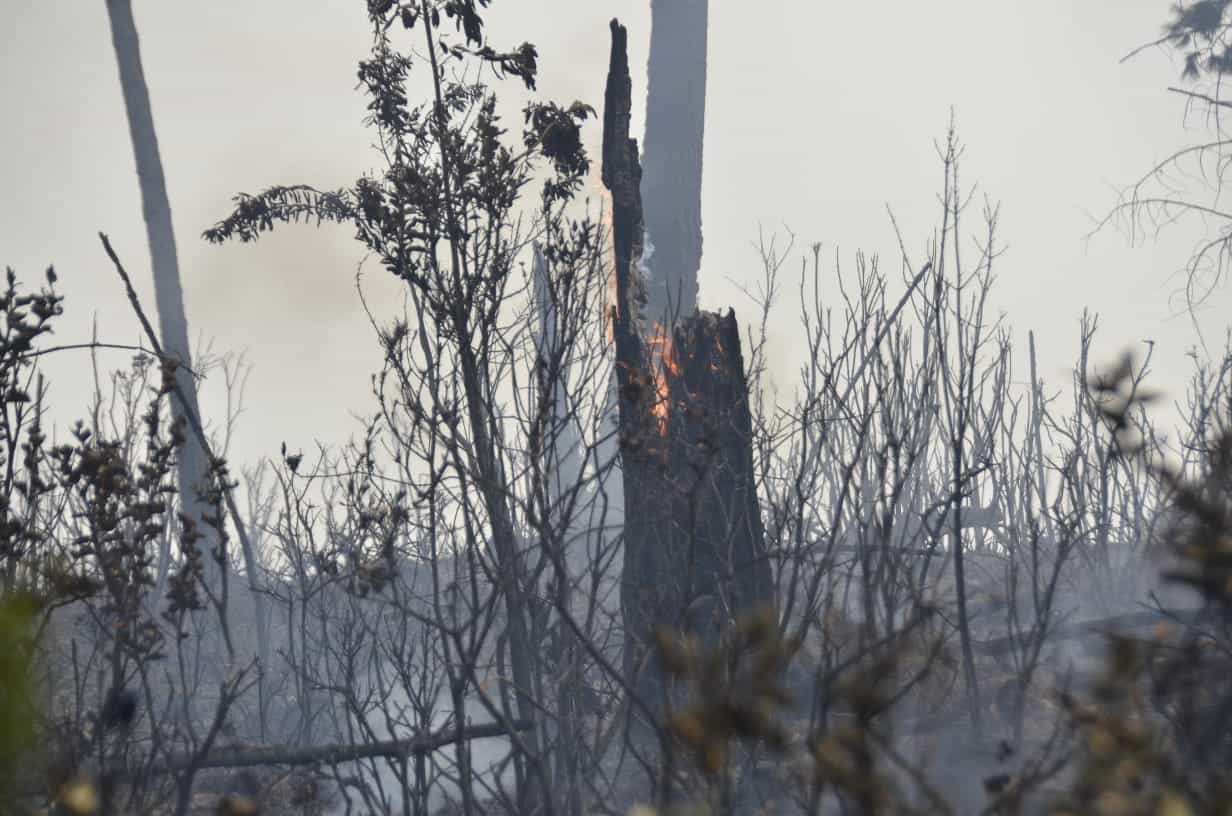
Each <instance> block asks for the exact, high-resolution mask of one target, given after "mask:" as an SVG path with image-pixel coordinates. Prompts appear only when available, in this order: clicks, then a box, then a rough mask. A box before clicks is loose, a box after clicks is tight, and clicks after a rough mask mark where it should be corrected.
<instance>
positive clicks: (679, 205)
mask: <svg viewBox="0 0 1232 816" xmlns="http://www.w3.org/2000/svg"><path fill="white" fill-rule="evenodd" d="M708 6H709V0H653V2H652V3H651V5H650V15H651V28H650V61H649V65H648V69H647V70H648V76H647V93H646V135H645V140H644V144H643V148H644V150H645V156H644V159H643V162H644V163H643V169H644V171H645V172H644V175H643V176H642V201H643V202H644V204H645V208H646V233H647V235H648V236H649V245H650V247H653V252H651V251H650V250H649V248H648V250H647V257H646V259H645V265H646V267H648V269H649V276H648V280H647V281H646V293H647V303H646V316H647V318H648V319H650V320H654V321H658V322H661V323H664V324H666V325H670V324H671V323H673V322H675V318H676V316H677V315H679V316H681V317H684V316H687V315H690V314H692V312H693V310H694V309H696V308H697V286H698V281H697V271H698V268H699V267H700V265H701V258H702V145H703V136H704V131H705V123H706V29H707V17H708V15H709V9H708Z"/></svg>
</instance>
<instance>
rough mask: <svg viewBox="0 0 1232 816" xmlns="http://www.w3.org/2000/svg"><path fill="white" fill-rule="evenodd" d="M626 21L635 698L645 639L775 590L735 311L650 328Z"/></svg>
mask: <svg viewBox="0 0 1232 816" xmlns="http://www.w3.org/2000/svg"><path fill="white" fill-rule="evenodd" d="M631 87H632V82H631V80H630V77H629V68H628V53H627V33H626V31H625V29H624V27H623V26H621V25H620V24H619V23H618V22H617V21H615V20H613V21H612V52H611V63H610V66H609V70H608V79H607V89H606V94H605V99H604V123H603V124H604V130H603V183H604V185H605V186H606V187H607V189H608V190H609V191H610V192H611V195H612V231H613V236H612V240H613V244H614V249H615V256H616V258H615V259H616V269H615V274H616V304H615V307H614V309H613V313H612V320H613V340H614V342H615V345H616V377H617V384H618V389H619V394H618V397H619V398H618V405H619V412H620V417H619V422H620V434H619V436H620V451H621V471H622V474H623V481H624V495H625V527H624V545H625V550H624V571H623V575H622V585H621V612H622V615H623V618H624V630H625V645H624V670H625V672H626V674H627V675H628V676H629V678H630V681H631V682H632V684H633V686H634V688H635V690H636V691H637V692H638V693H639V694H640V695H641V696H642V697H643V699H644V701H645V702H646V703H647V704H649V705H651V706H652V707H657V705H658V704H659V703H661V702H662V701H663V700H664V691H665V688H666V687H665V684H664V679H663V676H662V672H661V670H660V668H659V667H658V665H657V662H656V659H655V655H654V654H653V650H652V649H651V643H653V634H654V631H655V630H656V629H657V628H658V627H660V626H665V627H668V628H670V629H672V630H673V631H677V632H685V633H688V634H693V635H697V636H698V637H699V638H700V639H701V640H702V642H703V643H714V642H715V641H716V640H717V639H718V637H719V635H720V634H721V632H722V630H723V629H724V628H725V627H726V626H727V624H728V623H730V621H731V620H732V619H734V618H735V617H736V616H738V615H739V614H741V612H743V611H745V610H749V609H752V608H755V607H758V606H761V605H764V604H766V603H769V602H770V601H771V599H772V594H773V587H772V580H771V574H770V567H769V563H768V561H767V560H766V559H765V558H764V556H763V550H764V546H765V542H764V530H763V527H762V521H761V515H760V511H759V508H758V504H757V495H756V482H755V480H754V476H753V455H752V419H751V415H750V412H749V402H748V388H747V383H746V380H745V373H744V362H743V359H742V357H741V352H740V332H739V328H738V326H737V324H736V318H735V314H734V313H733V312H731V311H729V312H728V313H727V314H726V315H718V314H712V313H704V312H703V313H698V312H694V313H693V314H691V315H690V316H688V317H686V318H685V319H683V320H681V321H679V322H678V323H677V324H676V325H675V327H674V328H673V329H671V330H670V331H669V330H667V329H665V328H664V327H663V324H661V323H658V322H654V323H652V324H650V327H649V328H647V327H646V325H645V324H644V323H643V320H642V315H643V312H644V309H645V306H646V294H645V292H646V289H645V281H644V280H643V279H642V276H641V275H640V274H639V272H638V261H639V260H640V256H641V252H642V237H643V235H644V232H643V214H642V203H641V192H640V187H641V185H640V182H641V175H642V171H641V167H640V165H639V163H638V158H637V142H636V140H635V139H632V138H630V137H629V116H630V110H631V107H632V106H631V102H630V94H631Z"/></svg>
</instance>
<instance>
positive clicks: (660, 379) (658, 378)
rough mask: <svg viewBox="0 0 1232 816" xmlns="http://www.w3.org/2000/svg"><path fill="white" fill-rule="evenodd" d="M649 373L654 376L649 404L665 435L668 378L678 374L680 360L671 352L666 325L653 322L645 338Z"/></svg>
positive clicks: (661, 433) (670, 341)
mask: <svg viewBox="0 0 1232 816" xmlns="http://www.w3.org/2000/svg"><path fill="white" fill-rule="evenodd" d="M646 347H647V351H648V352H649V354H648V357H649V358H650V359H649V362H650V374H651V377H653V378H654V389H655V399H654V403H653V404H652V405H651V406H650V412H651V413H652V414H654V416H655V419H656V420H657V421H658V423H659V435H660V436H666V435H667V420H668V408H669V395H668V379H669V378H672V377H678V376H680V361H679V360H677V359H676V355H675V354H673V353H672V339H671V336H670V333H669V332H668V329H667V327H666V326H664V325H663V324H662V323H655V324H654V325H653V328H652V329H651V331H650V336H649V337H648V338H647V339H646Z"/></svg>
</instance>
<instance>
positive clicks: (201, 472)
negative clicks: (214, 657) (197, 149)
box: [106, 0, 268, 725]
mask: <svg viewBox="0 0 1232 816" xmlns="http://www.w3.org/2000/svg"><path fill="white" fill-rule="evenodd" d="M106 3H107V16H108V18H109V19H110V21H111V42H112V45H113V46H114V47H115V53H116V64H117V65H118V67H119V71H120V87H121V90H122V91H123V94H124V107H125V110H126V111H127V113H128V130H129V133H130V135H131V136H132V140H133V155H134V158H135V159H136V163H137V181H138V184H139V185H140V187H141V211H142V215H143V216H144V217H145V227H146V237H147V239H148V240H149V244H150V264H151V268H152V269H153V273H154V300H155V305H156V307H157V309H158V333H159V335H160V342H161V343H162V348H163V353H164V354H166V355H169V356H171V357H173V358H175V359H177V360H178V361H179V363H180V366H179V368H178V369H177V371H176V384H177V385H178V386H179V397H180V398H182V400H183V402H181V399H172V400H171V410H172V416H173V417H175V418H176V419H177V420H182V421H183V422H184V434H185V442H184V446H183V448H182V449H181V450H180V460H179V474H178V476H179V484H180V508H181V511H182V512H183V513H184V514H185V515H187V516H188V517H190V518H191V519H193V520H194V521H195V522H197V524H198V527H199V528H200V529H201V532H202V533H203V534H205V538H204V539H203V542H205V543H206V552H205V553H204V555H205V558H204V562H205V564H206V569H207V572H206V575H207V576H213V577H217V576H218V571H217V570H214V569H211V568H210V565H211V564H212V563H213V558H212V553H211V552H209V550H211V549H213V545H214V543H215V542H217V541H218V540H219V539H218V537H217V536H215V535H212V534H211V531H210V530H208V529H206V528H205V525H204V523H203V522H202V515H203V511H204V510H206V509H207V508H206V507H205V504H204V502H202V500H201V498H200V496H199V493H198V491H199V490H201V489H202V488H204V487H206V486H207V480H208V478H209V458H208V451H207V450H206V448H205V444H204V440H202V439H201V438H199V437H198V435H197V433H195V432H194V430H193V428H192V424H191V423H192V420H190V419H189V417H194V418H196V420H197V421H198V423H199V422H200V417H201V411H200V409H199V408H198V404H197V386H196V383H195V382H194V380H193V377H192V374H191V368H192V358H191V356H190V354H189V345H188V317H187V316H186V314H185V312H184V289H183V287H182V286H181V285H180V266H179V260H178V258H177V256H176V249H175V230H174V229H173V228H172V225H171V202H170V200H169V199H168V197H167V179H166V177H165V176H164V175H163V163H162V159H161V157H160V155H159V151H158V137H157V135H156V134H155V132H154V116H153V113H152V112H151V110H150V93H149V89H148V88H147V87H146V83H145V72H144V71H143V70H142V68H141V46H140V42H139V41H138V38H137V26H136V23H135V22H134V21H133V7H132V2H131V0H106ZM235 523H236V524H239V523H240V520H239V518H238V517H237V518H236V519H235ZM240 540H241V542H243V544H244V546H243V555H244V562H245V563H244V566H245V569H246V570H247V572H248V581H249V587H250V588H251V590H252V593H253V603H254V611H255V614H256V617H257V621H256V624H257V637H258V650H259V652H260V654H259V657H260V660H261V667H262V670H264V666H265V663H266V661H267V658H268V654H267V648H266V644H265V641H266V636H265V635H266V631H265V627H266V625H267V620H266V618H265V610H264V603H263V599H262V596H261V594H260V590H259V583H258V580H259V579H258V575H257V563H256V555H255V553H254V552H253V551H252V547H251V545H250V543H249V540H248V537H247V536H246V535H244V534H243V531H240ZM222 555H223V564H222V566H223V568H224V569H225V568H226V553H223V554H222ZM262 699H263V700H264V694H263V692H262ZM262 710H264V706H262ZM262 725H264V723H262Z"/></svg>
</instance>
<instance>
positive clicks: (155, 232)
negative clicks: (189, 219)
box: [106, 0, 208, 560]
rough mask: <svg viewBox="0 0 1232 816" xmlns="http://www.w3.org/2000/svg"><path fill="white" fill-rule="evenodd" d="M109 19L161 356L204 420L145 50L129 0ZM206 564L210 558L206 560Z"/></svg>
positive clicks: (186, 476)
mask: <svg viewBox="0 0 1232 816" xmlns="http://www.w3.org/2000/svg"><path fill="white" fill-rule="evenodd" d="M106 2H107V14H108V16H109V18H110V19H111V42H112V44H113V45H114V46H115V53H116V63H117V64H118V66H119V69H120V87H121V89H122V90H123V92H124V107H125V109H126V110H127V112H128V130H129V133H130V134H131V135H132V139H133V154H134V156H135V158H136V160H137V181H138V183H139V184H140V186H141V210H142V214H143V215H144V216H145V228H146V237H147V238H148V239H149V243H150V263H151V266H152V268H153V272H154V300H155V303H156V305H157V308H158V333H159V335H160V336H161V337H160V340H161V342H162V345H163V352H164V353H165V354H167V355H170V356H172V357H174V358H176V359H178V360H179V362H180V363H181V365H180V368H179V370H178V371H177V372H176V383H177V384H178V385H179V387H180V392H181V393H182V394H183V395H184V399H185V401H186V402H187V403H188V405H187V410H188V411H191V413H192V414H193V415H194V416H198V417H199V416H201V412H200V411H199V410H198V409H197V387H196V384H195V383H194V382H193V378H192V375H191V374H190V373H189V369H190V368H191V365H192V361H191V357H190V356H189V347H188V318H187V317H186V316H185V314H184V290H183V287H182V286H180V266H179V261H178V260H177V258H176V251H175V232H174V230H173V229H172V226H171V202H170V201H169V200H168V198H167V180H166V178H165V177H164V175H163V163H162V159H161V158H160V157H159V152H158V137H157V136H156V135H155V133H154V116H153V114H152V113H151V111H150V94H149V90H148V89H147V88H146V84H145V72H144V71H142V69H141V48H140V44H139V43H138V40H137V26H136V24H135V23H134V22H133V8H132V2H131V0H106ZM171 407H172V411H173V413H174V416H175V417H176V418H177V419H179V418H182V417H184V414H185V410H186V408H185V406H184V405H182V404H181V403H180V402H179V401H178V400H172V401H171ZM184 421H185V427H184V433H185V435H186V437H187V439H186V441H185V443H184V448H183V450H181V452H180V463H179V477H180V503H181V507H182V510H183V512H185V513H186V514H188V515H190V516H191V517H192V518H193V519H195V520H197V521H198V523H199V522H200V519H201V510H202V509H203V508H202V505H201V502H200V500H199V499H198V497H197V490H198V488H200V487H201V486H203V485H204V482H205V479H206V477H207V475H208V473H207V467H206V466H207V462H206V457H205V451H204V449H203V448H202V445H201V442H200V440H198V439H197V437H196V435H195V434H194V433H193V432H192V429H191V427H190V426H189V425H188V424H187V423H188V420H187V419H186V418H185V419H184ZM207 560H208V559H207Z"/></svg>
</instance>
